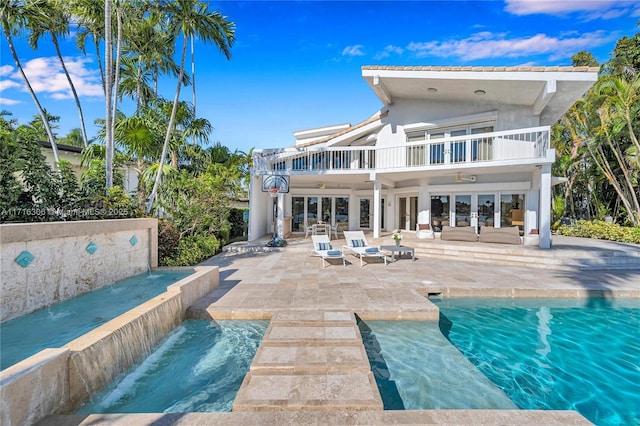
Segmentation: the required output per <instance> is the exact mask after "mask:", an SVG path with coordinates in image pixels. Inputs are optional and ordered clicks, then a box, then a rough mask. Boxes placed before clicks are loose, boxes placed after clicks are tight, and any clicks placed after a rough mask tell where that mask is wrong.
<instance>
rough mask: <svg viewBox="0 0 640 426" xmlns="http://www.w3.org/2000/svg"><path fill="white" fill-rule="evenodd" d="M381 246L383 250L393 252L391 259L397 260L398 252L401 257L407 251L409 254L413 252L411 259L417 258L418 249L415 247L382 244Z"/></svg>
mask: <svg viewBox="0 0 640 426" xmlns="http://www.w3.org/2000/svg"><path fill="white" fill-rule="evenodd" d="M380 248H381V249H382V250H387V251H390V252H391V261H392V262H395V261H396V253H398V258H400V256H402V253H407V254H409V253H410V254H411V260H416V255H415V252H416V250H415V249H414V248H413V247H408V246H403V245H400V246H396V245H393V246H380Z"/></svg>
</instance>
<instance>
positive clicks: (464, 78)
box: [362, 67, 597, 125]
mask: <svg viewBox="0 0 640 426" xmlns="http://www.w3.org/2000/svg"><path fill="white" fill-rule="evenodd" d="M556 69H558V71H554V70H556ZM507 70H508V71H507ZM362 76H363V77H364V79H365V80H366V82H367V84H369V87H371V89H372V90H373V91H374V92H375V93H376V95H377V96H378V98H379V99H380V100H381V101H382V102H383V103H384V104H385V105H390V104H392V103H393V102H394V101H396V100H398V99H423V100H433V101H439V102H443V101H444V102H449V101H453V102H470V103H474V104H479V103H488V104H509V105H521V106H530V107H531V108H532V113H533V114H535V115H538V114H539V115H540V120H541V122H540V125H550V124H553V123H554V122H555V121H556V120H558V118H560V116H561V115H562V114H563V113H564V112H565V111H566V110H567V109H568V108H569V107H570V106H571V105H572V104H573V103H574V102H575V101H576V100H577V99H578V98H580V97H581V96H582V95H583V94H584V93H585V92H586V91H587V90H588V89H589V88H590V87H591V85H592V84H593V83H594V82H595V81H596V80H597V72H596V71H595V70H594V69H591V68H586V67H585V68H573V67H554V68H545V67H539V68H538V69H533V68H524V67H523V68H499V69H496V68H485V67H478V69H477V70H476V69H472V68H469V69H468V70H467V69H464V70H463V69H462V68H460V69H455V70H453V69H452V68H450V67H449V68H446V67H363V69H362Z"/></svg>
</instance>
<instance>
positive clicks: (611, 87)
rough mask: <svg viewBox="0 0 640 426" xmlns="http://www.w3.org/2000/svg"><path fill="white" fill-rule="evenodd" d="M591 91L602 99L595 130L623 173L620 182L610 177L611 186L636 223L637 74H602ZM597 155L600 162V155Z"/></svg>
mask: <svg viewBox="0 0 640 426" xmlns="http://www.w3.org/2000/svg"><path fill="white" fill-rule="evenodd" d="M594 92H595V94H596V95H599V96H604V102H603V103H602V106H601V107H600V108H599V109H598V111H597V112H598V116H599V118H600V122H601V126H600V127H599V133H600V135H601V136H602V138H603V139H604V141H605V142H606V143H607V145H608V147H609V149H610V152H611V153H612V154H613V156H614V158H615V162H614V164H615V165H616V166H617V169H618V170H620V172H622V176H623V179H620V182H617V179H610V180H612V181H613V180H615V181H616V182H615V184H614V187H615V188H616V191H617V192H619V194H620V198H621V201H622V203H623V204H624V206H625V208H626V209H627V212H628V216H629V219H631V222H632V223H633V225H634V226H638V225H640V201H639V200H640V195H638V189H637V187H638V174H639V171H640V167H638V166H639V165H638V163H637V158H638V153H639V152H640V143H639V142H638V138H637V136H636V135H635V132H634V130H635V129H634V124H636V125H637V120H638V112H640V77H638V76H635V77H632V79H631V81H627V80H626V79H624V78H621V77H605V78H603V79H601V80H600V81H598V83H597V84H596V87H595V90H594ZM634 120H635V123H634ZM625 127H626V128H627V132H626V133H627V134H626V135H625V132H624V128H625ZM601 158H602V159H603V161H604V157H603V156H601ZM609 174H613V171H610V172H609V171H607V173H606V175H607V177H608V175H609Z"/></svg>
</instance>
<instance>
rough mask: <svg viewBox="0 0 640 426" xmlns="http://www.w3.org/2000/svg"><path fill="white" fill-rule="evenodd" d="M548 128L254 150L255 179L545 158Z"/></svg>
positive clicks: (547, 146)
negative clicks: (380, 144)
mask: <svg viewBox="0 0 640 426" xmlns="http://www.w3.org/2000/svg"><path fill="white" fill-rule="evenodd" d="M548 148H549V127H548V126H543V127H532V128H528V129H518V130H509V131H501V132H491V133H480V134H475V135H465V136H456V137H452V138H442V139H435V140H434V139H432V140H428V141H424V142H410V143H406V144H403V145H400V146H393V147H380V148H377V147H373V146H364V147H362V146H360V147H356V146H354V147H351V146H349V147H313V146H311V147H307V148H284V149H276V150H254V153H253V167H254V172H255V173H256V174H264V173H269V172H274V171H276V172H285V173H288V174H305V173H326V172H329V171H347V170H349V171H359V170H360V171H362V170H366V171H371V170H378V171H380V170H395V169H416V168H422V169H428V168H429V167H432V166H442V165H447V164H465V163H466V164H469V163H481V162H499V161H508V160H518V159H535V158H544V157H545V156H546V152H547V149H548Z"/></svg>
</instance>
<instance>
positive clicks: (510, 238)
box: [480, 226, 522, 244]
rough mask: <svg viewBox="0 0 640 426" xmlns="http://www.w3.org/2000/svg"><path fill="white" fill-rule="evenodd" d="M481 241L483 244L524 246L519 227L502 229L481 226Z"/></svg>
mask: <svg viewBox="0 0 640 426" xmlns="http://www.w3.org/2000/svg"><path fill="white" fill-rule="evenodd" d="M480 241H481V242H483V243H498V244H522V239H521V238H520V228H518V227H517V226H504V227H502V228H494V227H491V226H480Z"/></svg>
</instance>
